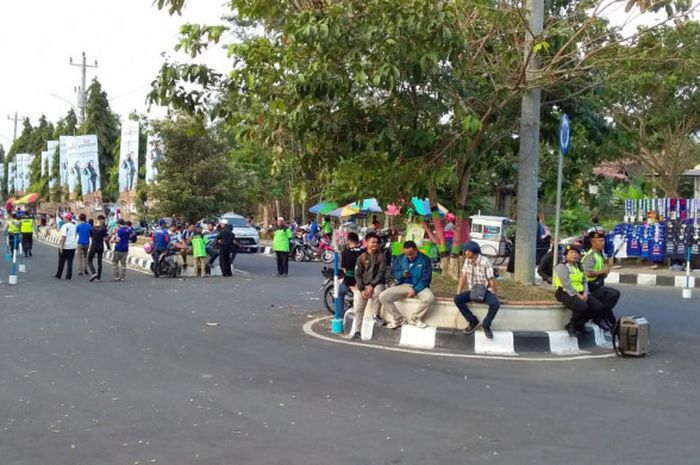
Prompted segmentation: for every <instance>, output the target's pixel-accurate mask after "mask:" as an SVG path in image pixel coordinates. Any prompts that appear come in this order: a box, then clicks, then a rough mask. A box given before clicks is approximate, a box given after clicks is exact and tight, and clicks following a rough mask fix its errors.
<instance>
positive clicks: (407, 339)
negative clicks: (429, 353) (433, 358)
mask: <svg viewBox="0 0 700 465" xmlns="http://www.w3.org/2000/svg"><path fill="white" fill-rule="evenodd" d="M436 334H437V328H435V327H432V326H429V327H427V328H418V327H416V326H411V325H404V326H402V327H401V340H400V341H399V345H402V346H409V347H417V348H419V349H434V348H435V337H436Z"/></svg>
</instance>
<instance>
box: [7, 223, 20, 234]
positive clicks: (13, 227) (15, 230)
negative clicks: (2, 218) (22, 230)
mask: <svg viewBox="0 0 700 465" xmlns="http://www.w3.org/2000/svg"><path fill="white" fill-rule="evenodd" d="M7 232H8V233H10V234H19V221H17V220H10V222H9V223H7Z"/></svg>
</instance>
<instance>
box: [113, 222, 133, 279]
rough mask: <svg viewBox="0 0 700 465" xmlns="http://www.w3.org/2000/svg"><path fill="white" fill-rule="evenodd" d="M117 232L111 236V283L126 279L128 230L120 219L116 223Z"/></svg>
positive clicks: (129, 233) (129, 234) (129, 235)
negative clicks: (112, 247) (112, 245)
mask: <svg viewBox="0 0 700 465" xmlns="http://www.w3.org/2000/svg"><path fill="white" fill-rule="evenodd" d="M117 224H118V227H117V231H116V233H115V234H114V236H112V242H113V243H114V244H115V245H114V254H113V256H112V269H113V270H114V278H113V281H122V282H123V281H124V280H125V279H126V258H127V256H128V255H129V238H130V237H131V231H130V228H129V227H128V226H127V225H126V222H125V221H124V220H123V219H122V220H119V221H118V222H117Z"/></svg>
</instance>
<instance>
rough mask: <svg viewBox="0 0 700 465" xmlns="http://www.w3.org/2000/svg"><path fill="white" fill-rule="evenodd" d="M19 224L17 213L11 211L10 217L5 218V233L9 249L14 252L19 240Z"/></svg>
mask: <svg viewBox="0 0 700 465" xmlns="http://www.w3.org/2000/svg"><path fill="white" fill-rule="evenodd" d="M20 230H21V224H20V221H19V220H18V219H17V214H16V213H14V212H12V213H10V217H9V218H8V219H7V221H6V224H5V234H6V235H7V240H8V243H9V246H10V251H12V252H14V251H15V248H18V246H19V243H20V241H21V237H22V236H21V232H20Z"/></svg>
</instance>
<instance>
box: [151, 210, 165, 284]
mask: <svg viewBox="0 0 700 465" xmlns="http://www.w3.org/2000/svg"><path fill="white" fill-rule="evenodd" d="M166 225H167V223H166V221H165V220H160V221H158V229H156V230H155V231H153V235H152V236H151V240H152V241H153V252H152V253H151V258H152V259H153V265H152V267H153V268H152V271H153V276H155V277H156V278H158V277H160V270H159V269H158V258H159V257H160V256H161V254H163V253H165V250H166V249H167V248H168V244H169V243H170V235H169V234H168V228H166Z"/></svg>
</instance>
